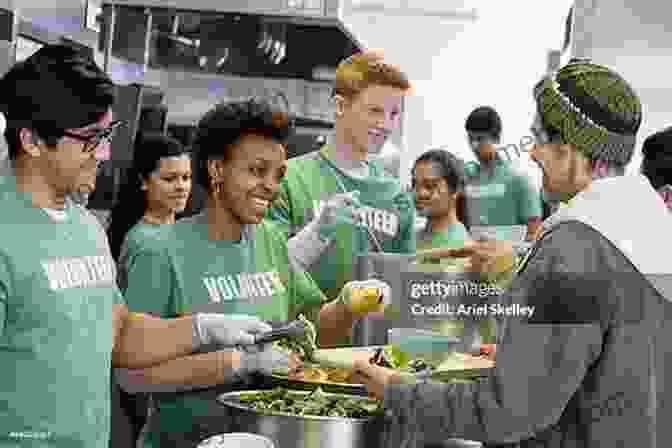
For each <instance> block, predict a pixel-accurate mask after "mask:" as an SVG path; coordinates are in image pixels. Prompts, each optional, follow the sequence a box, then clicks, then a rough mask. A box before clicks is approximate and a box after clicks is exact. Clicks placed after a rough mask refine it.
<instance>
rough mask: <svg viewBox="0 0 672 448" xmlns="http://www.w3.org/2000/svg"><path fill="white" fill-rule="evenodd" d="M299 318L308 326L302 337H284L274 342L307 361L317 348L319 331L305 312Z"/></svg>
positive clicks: (278, 346)
mask: <svg viewBox="0 0 672 448" xmlns="http://www.w3.org/2000/svg"><path fill="white" fill-rule="evenodd" d="M298 320H299V321H301V322H302V323H303V324H304V325H305V326H306V333H305V334H304V336H303V337H301V338H284V339H281V340H279V341H277V342H275V343H274V345H275V346H276V347H277V348H280V349H283V350H287V351H289V352H292V353H296V354H298V355H300V356H301V357H303V359H304V360H305V361H310V360H312V358H313V353H314V352H315V350H317V332H316V331H315V326H314V325H313V323H312V322H311V321H309V320H308V319H306V317H305V316H304V315H303V314H299V317H298Z"/></svg>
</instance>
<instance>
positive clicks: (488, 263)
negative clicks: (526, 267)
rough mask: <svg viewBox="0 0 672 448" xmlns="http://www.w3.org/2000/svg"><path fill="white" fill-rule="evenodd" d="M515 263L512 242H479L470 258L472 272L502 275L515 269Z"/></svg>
mask: <svg viewBox="0 0 672 448" xmlns="http://www.w3.org/2000/svg"><path fill="white" fill-rule="evenodd" d="M515 262H516V254H515V251H514V249H513V244H512V243H511V241H504V240H485V241H477V242H475V244H474V245H473V248H472V253H471V255H470V257H469V265H470V266H469V269H470V271H471V272H483V273H487V274H501V273H503V272H508V271H510V270H511V269H513V267H514V265H515Z"/></svg>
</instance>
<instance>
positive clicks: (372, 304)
mask: <svg viewBox="0 0 672 448" xmlns="http://www.w3.org/2000/svg"><path fill="white" fill-rule="evenodd" d="M383 307H384V306H383V291H382V289H381V288H370V287H359V286H353V287H352V289H351V291H350V309H351V310H352V312H353V313H368V312H371V311H376V310H379V311H382V310H383Z"/></svg>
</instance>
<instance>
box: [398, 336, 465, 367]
mask: <svg viewBox="0 0 672 448" xmlns="http://www.w3.org/2000/svg"><path fill="white" fill-rule="evenodd" d="M388 340H389V342H390V345H393V346H396V347H399V349H400V350H401V351H402V352H406V353H409V354H412V356H413V357H417V358H422V359H424V360H426V361H430V362H437V363H438V362H441V361H443V360H444V359H445V358H446V357H449V356H450V355H451V354H452V353H454V352H455V351H458V350H460V349H461V348H462V345H463V344H462V341H461V340H460V338H459V337H455V336H448V335H442V334H440V333H436V332H432V331H429V330H422V329H417V328H392V329H390V330H389V331H388Z"/></svg>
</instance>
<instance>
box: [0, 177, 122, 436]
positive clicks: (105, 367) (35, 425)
mask: <svg viewBox="0 0 672 448" xmlns="http://www.w3.org/2000/svg"><path fill="white" fill-rule="evenodd" d="M10 190H13V191H10ZM10 190H5V191H3V193H2V194H3V197H2V205H3V212H2V214H1V215H0V227H1V228H2V232H0V308H1V309H2V310H3V312H2V313H1V314H3V316H1V318H2V320H3V328H2V332H1V333H0V366H2V367H0V447H7V448H9V447H12V448H15V447H44V448H107V447H108V444H109V434H110V367H111V352H112V345H113V332H112V308H113V305H114V304H123V299H122V296H121V293H120V292H119V290H118V288H117V286H116V281H115V266H114V261H113V260H112V256H111V254H110V250H109V246H108V243H107V238H106V235H105V232H104V230H103V229H102V227H101V226H100V224H99V223H98V220H97V219H96V218H95V217H94V216H93V215H91V214H90V213H89V212H87V211H86V210H85V209H84V208H82V207H80V206H77V205H74V204H71V203H69V204H68V205H67V207H66V209H65V210H64V211H62V213H55V212H53V211H47V210H43V209H39V208H35V207H33V206H32V204H31V202H30V197H29V196H28V195H27V194H24V193H17V192H16V191H15V188H12V189H10Z"/></svg>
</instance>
